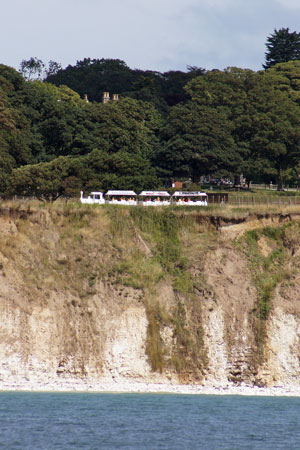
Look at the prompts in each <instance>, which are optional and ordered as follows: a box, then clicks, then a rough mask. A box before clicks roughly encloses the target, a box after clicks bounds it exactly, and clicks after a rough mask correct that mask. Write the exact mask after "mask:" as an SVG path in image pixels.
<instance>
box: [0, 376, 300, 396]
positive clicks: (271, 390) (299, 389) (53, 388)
mask: <svg viewBox="0 0 300 450" xmlns="http://www.w3.org/2000/svg"><path fill="white" fill-rule="evenodd" d="M0 391H26V392H53V393H58V392H74V393H75V392H90V393H116V394H117V393H140V394H148V393H149V394H150V393H156V394H184V395H188V394H192V395H244V396H279V397H280V396H289V397H300V386H296V385H293V386H272V387H258V386H250V385H247V384H245V383H242V384H241V385H232V384H228V385H214V384H211V385H189V384H172V383H148V382H144V381H134V380H132V381H131V380H130V381H129V380H127V379H121V380H112V379H104V380H101V381H99V380H88V381H87V380H79V379H64V380H61V381H47V382H40V381H33V380H28V381H27V380H26V381H13V382H0Z"/></svg>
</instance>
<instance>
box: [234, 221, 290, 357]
mask: <svg viewBox="0 0 300 450" xmlns="http://www.w3.org/2000/svg"><path fill="white" fill-rule="evenodd" d="M291 226H293V225H292V223H288V224H284V225H282V226H281V227H265V228H262V229H260V230H251V231H248V232H247V233H245V235H244V236H243V237H242V238H240V239H239V242H238V245H242V248H243V250H244V251H245V253H246V255H247V257H248V259H249V262H250V267H251V270H252V274H253V280H254V283H255V285H256V288H257V293H258V298H259V301H258V309H257V320H256V325H255V327H256V339H257V346H258V353H259V358H260V361H262V358H263V352H264V340H265V336H266V321H267V319H268V317H269V314H270V311H271V308H272V299H273V296H274V292H275V290H276V288H277V286H279V285H280V284H281V283H282V282H283V281H285V280H289V279H290V277H291V275H292V270H291V269H290V267H289V258H290V249H289V246H288V245H287V241H286V238H285V236H286V235H289V231H288V230H289V229H290V228H291ZM297 228H298V237H299V226H298V225H297ZM262 239H264V242H265V245H267V252H266V253H267V254H266V253H265V254H263V252H262V250H261V248H260V246H259V243H260V242H261V240H262Z"/></svg>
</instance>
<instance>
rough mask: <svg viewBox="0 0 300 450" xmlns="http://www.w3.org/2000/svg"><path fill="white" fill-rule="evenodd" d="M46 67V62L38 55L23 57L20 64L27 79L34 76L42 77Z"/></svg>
mask: <svg viewBox="0 0 300 450" xmlns="http://www.w3.org/2000/svg"><path fill="white" fill-rule="evenodd" d="M44 68H45V64H44V63H43V61H42V60H41V59H38V58H37V57H31V58H29V59H28V60H25V59H23V60H22V62H21V64H20V72H21V74H22V75H23V77H24V78H25V80H27V81H30V80H32V79H33V78H41V77H42V73H43V70H44Z"/></svg>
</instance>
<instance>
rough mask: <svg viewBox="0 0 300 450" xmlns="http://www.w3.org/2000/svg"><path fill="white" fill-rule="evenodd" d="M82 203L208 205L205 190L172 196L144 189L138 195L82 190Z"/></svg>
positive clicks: (124, 192) (130, 192)
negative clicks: (84, 193)
mask: <svg viewBox="0 0 300 450" xmlns="http://www.w3.org/2000/svg"><path fill="white" fill-rule="evenodd" d="M80 201H81V203H86V204H89V205H104V204H105V203H106V204H111V205H138V204H140V205H143V206H168V205H171V204H172V205H178V206H207V204H208V201H207V194H206V193H205V192H195V191H194V192H181V191H176V192H174V194H173V195H172V196H171V195H170V194H169V192H167V191H142V192H141V193H140V194H139V195H137V194H136V193H135V192H134V191H120V190H119V191H113V190H111V191H107V192H106V194H103V192H91V193H90V195H89V196H88V197H84V196H83V191H81V192H80Z"/></svg>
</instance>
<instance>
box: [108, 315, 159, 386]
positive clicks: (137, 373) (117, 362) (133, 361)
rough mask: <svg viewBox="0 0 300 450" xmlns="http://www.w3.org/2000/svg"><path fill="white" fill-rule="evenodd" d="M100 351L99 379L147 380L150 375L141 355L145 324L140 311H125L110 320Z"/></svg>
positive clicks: (143, 347)
mask: <svg viewBox="0 0 300 450" xmlns="http://www.w3.org/2000/svg"><path fill="white" fill-rule="evenodd" d="M107 325H108V326H109V333H107V339H106V342H105V347H104V355H103V366H104V372H103V375H104V376H107V375H111V376H112V377H114V378H115V377H120V376H121V377H134V378H139V377H147V376H149V373H150V371H151V368H150V365H149V363H148V361H147V357H146V353H145V345H146V337H147V325H148V321H147V318H146V314H145V309H144V308H129V309H127V310H126V311H124V312H123V313H122V314H121V315H120V316H118V317H113V318H112V320H110V322H109V324H107Z"/></svg>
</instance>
